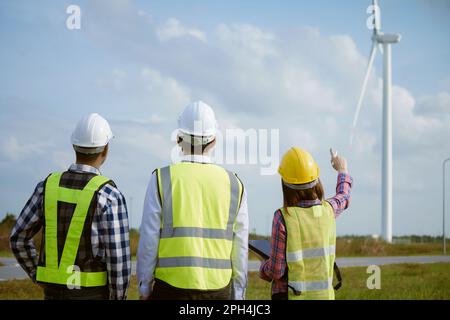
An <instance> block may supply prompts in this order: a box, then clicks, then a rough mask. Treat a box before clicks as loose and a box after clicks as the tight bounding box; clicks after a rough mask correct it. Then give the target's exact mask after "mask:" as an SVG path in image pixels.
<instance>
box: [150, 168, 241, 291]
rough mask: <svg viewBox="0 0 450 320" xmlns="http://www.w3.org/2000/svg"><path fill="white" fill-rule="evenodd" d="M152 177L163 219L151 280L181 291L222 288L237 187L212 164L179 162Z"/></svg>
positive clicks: (236, 181)
mask: <svg viewBox="0 0 450 320" xmlns="http://www.w3.org/2000/svg"><path fill="white" fill-rule="evenodd" d="M156 173H157V178H158V187H159V194H160V200H161V204H162V216H163V217H162V225H161V237H160V241H159V248H158V262H157V266H156V270H155V278H157V279H160V280H162V281H164V282H166V283H168V284H170V285H172V286H174V287H177V288H183V289H198V290H215V289H221V288H224V287H226V286H227V285H228V283H229V282H230V280H231V274H232V269H231V250H232V242H233V229H234V224H235V220H236V216H237V213H238V210H239V207H240V202H241V193H242V190H243V186H242V184H241V182H240V181H239V179H238V178H237V176H236V175H235V174H234V173H232V172H228V171H226V170H225V169H223V168H221V167H219V166H217V165H214V164H202V163H191V162H181V163H177V164H173V165H170V166H168V167H164V168H161V169H158V170H157V172H156Z"/></svg>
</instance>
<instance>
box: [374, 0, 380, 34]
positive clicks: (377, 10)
mask: <svg viewBox="0 0 450 320" xmlns="http://www.w3.org/2000/svg"><path fill="white" fill-rule="evenodd" d="M372 5H373V14H374V31H375V34H378V32H379V31H380V29H381V12H380V7H379V6H378V0H373V1H372Z"/></svg>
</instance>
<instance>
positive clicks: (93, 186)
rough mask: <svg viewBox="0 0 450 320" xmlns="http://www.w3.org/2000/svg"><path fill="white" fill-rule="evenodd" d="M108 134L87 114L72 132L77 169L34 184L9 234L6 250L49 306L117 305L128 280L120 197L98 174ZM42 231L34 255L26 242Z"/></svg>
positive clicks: (98, 119)
mask: <svg viewBox="0 0 450 320" xmlns="http://www.w3.org/2000/svg"><path fill="white" fill-rule="evenodd" d="M112 138H113V133H112V131H111V128H110V126H109V124H108V122H107V121H106V120H105V119H104V118H103V117H101V116H100V115H98V114H96V113H93V114H89V115H87V116H85V117H83V118H82V119H81V120H80V121H79V122H78V124H77V126H76V128H75V130H74V131H73V134H72V139H71V142H72V145H73V148H74V150H75V154H76V163H75V164H72V165H71V166H70V168H69V169H68V170H67V171H65V172H55V173H52V174H50V175H49V176H48V177H47V178H46V179H45V180H43V181H41V182H39V183H38V185H37V186H36V188H35V190H34V193H33V195H32V196H31V198H30V199H29V200H28V202H27V203H26V205H25V207H24V209H23V210H22V212H21V214H20V216H19V218H18V219H17V223H16V225H15V226H14V228H13V230H12V232H11V236H10V245H11V249H12V251H13V253H14V255H15V257H16V259H17V261H18V262H19V264H20V265H21V267H22V268H23V269H24V270H25V271H26V272H27V274H28V275H29V277H30V278H31V279H32V280H33V282H35V283H37V284H39V285H40V286H41V287H42V288H43V289H44V296H45V299H48V300H55V299H57V300H59V299H67V300H80V299H83V300H100V299H105V300H106V299H112V300H116V299H117V300H122V299H125V298H126V296H127V290H128V286H129V283H130V275H131V255H130V245H129V230H128V213H127V206H126V202H125V198H124V196H123V195H122V193H121V192H120V191H119V190H118V189H117V187H116V185H115V184H114V182H113V181H112V180H110V179H109V178H106V177H104V176H102V175H101V174H100V171H99V169H100V167H101V166H102V164H103V163H104V162H105V160H106V158H107V156H108V149H109V142H110V140H111V139H112ZM41 229H42V241H41V247H40V251H39V255H37V253H36V247H35V244H34V242H33V237H34V235H35V234H37V233H38V232H39V231H40V230H41Z"/></svg>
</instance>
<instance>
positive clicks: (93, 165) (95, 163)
mask: <svg viewBox="0 0 450 320" xmlns="http://www.w3.org/2000/svg"><path fill="white" fill-rule="evenodd" d="M75 163H76V164H81V165H85V166H91V167H94V168H96V169H97V170H100V167H101V166H102V165H101V163H99V162H97V161H94V162H84V161H78V160H77V161H76V162H75Z"/></svg>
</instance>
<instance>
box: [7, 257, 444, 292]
mask: <svg viewBox="0 0 450 320" xmlns="http://www.w3.org/2000/svg"><path fill="white" fill-rule="evenodd" d="M341 272H342V276H343V286H342V288H341V289H340V290H339V291H337V293H336V299H338V300H354V299H362V300H366V299H369V300H378V299H408V300H421V299H439V300H450V263H435V264H399V265H388V266H381V289H380V290H369V289H367V286H366V281H367V278H368V276H369V274H367V273H366V268H365V267H354V268H342V269H341ZM42 298H43V294H42V289H41V288H40V287H39V286H37V285H34V284H33V283H32V282H31V281H29V280H14V281H5V282H0V300H6V299H8V300H12V299H42ZM137 298H138V293H137V284H136V278H135V277H133V279H132V284H131V287H130V289H129V295H128V299H131V300H133V299H137ZM247 299H249V300H266V299H270V284H269V283H268V282H265V281H263V280H260V279H259V278H258V275H257V273H255V272H251V273H250V274H249V287H248V289H247Z"/></svg>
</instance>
